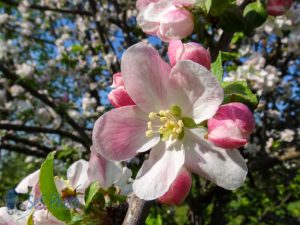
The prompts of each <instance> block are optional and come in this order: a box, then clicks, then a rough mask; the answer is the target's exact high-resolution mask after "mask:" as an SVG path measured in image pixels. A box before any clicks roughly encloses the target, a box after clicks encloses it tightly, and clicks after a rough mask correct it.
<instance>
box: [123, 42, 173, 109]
mask: <svg viewBox="0 0 300 225" xmlns="http://www.w3.org/2000/svg"><path fill="white" fill-rule="evenodd" d="M170 70H171V68H170V66H169V65H168V64H167V63H166V62H164V61H163V60H162V59H161V57H160V55H159V54H158V52H157V51H156V50H155V49H154V48H152V47H150V46H148V45H146V44H144V43H138V44H135V45H133V46H132V47H130V48H129V49H127V51H126V52H125V53H124V55H123V57H122V63H121V72H122V76H123V80H124V83H125V88H126V90H127V92H128V94H129V96H130V97H131V98H132V100H133V101H134V102H135V103H136V104H137V105H138V106H139V107H140V108H141V109H142V110H143V111H144V112H148V113H149V112H152V111H154V112H157V111H159V110H161V109H164V108H166V102H165V100H166V95H167V93H166V80H167V79H168V76H169V74H170Z"/></svg>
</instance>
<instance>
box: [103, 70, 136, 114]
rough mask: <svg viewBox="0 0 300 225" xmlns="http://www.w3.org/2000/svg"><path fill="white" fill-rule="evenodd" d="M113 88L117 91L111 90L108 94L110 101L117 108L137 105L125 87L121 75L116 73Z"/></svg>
mask: <svg viewBox="0 0 300 225" xmlns="http://www.w3.org/2000/svg"><path fill="white" fill-rule="evenodd" d="M112 88H115V89H113V90H111V92H110V93H109V94H108V100H109V101H110V103H111V104H112V105H113V106H114V107H115V108H119V107H122V106H127V105H135V103H134V102H133V100H132V99H131V97H130V96H129V95H128V93H127V91H126V89H125V87H124V82H123V79H122V75H121V73H116V74H114V75H113V84H112Z"/></svg>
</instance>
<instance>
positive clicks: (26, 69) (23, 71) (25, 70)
mask: <svg viewBox="0 0 300 225" xmlns="http://www.w3.org/2000/svg"><path fill="white" fill-rule="evenodd" d="M16 67H17V70H16V74H18V75H19V76H20V77H22V78H27V77H29V76H31V75H32V74H33V72H34V67H33V66H31V65H29V64H26V63H22V64H20V65H17V66H16Z"/></svg>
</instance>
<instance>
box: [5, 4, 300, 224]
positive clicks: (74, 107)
mask: <svg viewBox="0 0 300 225" xmlns="http://www.w3.org/2000/svg"><path fill="white" fill-rule="evenodd" d="M207 2H209V1H207ZM210 2H211V8H210V9H208V10H207V8H203V7H202V8H201V7H200V6H199V7H200V9H197V10H195V13H196V14H195V29H194V35H192V36H190V37H189V38H186V41H194V42H198V43H201V44H202V45H203V46H205V47H206V48H208V49H209V50H210V52H211V56H212V59H213V61H214V60H215V59H216V58H217V56H218V53H219V51H226V52H227V53H226V54H223V55H222V59H223V66H224V76H225V78H224V79H225V80H226V81H232V80H246V81H247V82H248V83H249V85H250V86H251V88H252V90H253V91H254V92H256V93H257V94H258V95H259V97H260V102H259V105H258V108H257V109H256V111H255V119H256V130H255V133H254V134H253V135H252V136H251V141H250V143H249V144H248V145H247V146H246V147H245V148H244V149H241V152H242V154H243V155H244V156H245V158H246V159H247V161H248V166H249V175H248V178H247V180H246V183H245V185H244V186H242V187H241V188H240V189H238V190H237V191H234V192H231V191H226V190H223V189H221V188H218V187H216V186H215V185H212V184H211V183H210V182H207V181H205V180H203V179H201V178H199V177H194V178H193V187H192V191H191V193H190V194H189V196H188V198H187V200H186V201H185V203H184V204H183V205H182V206H180V207H167V206H163V205H160V204H153V206H152V208H151V212H150V214H149V216H148V218H147V224H299V223H300V221H299V218H300V201H299V193H300V170H299V165H300V164H299V158H300V152H299V149H298V148H299V141H300V140H299V133H300V130H299V123H300V117H299V115H300V113H299V110H300V107H299V105H300V101H299V96H300V93H299V90H300V86H299V85H300V84H299V83H300V78H299V75H300V72H299V71H300V70H299V67H300V59H299V56H300V50H299V49H300V48H299V47H300V38H299V37H300V36H299V35H300V17H299V12H300V11H299V7H300V5H299V1H295V2H294V4H293V6H292V7H291V9H290V10H289V11H288V12H287V13H286V14H285V15H283V16H279V17H272V16H268V17H267V15H266V12H265V11H264V12H261V11H260V10H259V7H260V6H258V5H259V4H260V3H258V2H259V1H247V0H245V1H237V2H235V1H229V0H228V1H218V0H216V1H210ZM251 4H256V5H255V6H256V9H255V10H254V12H253V11H252V13H249V14H247V13H245V12H247V10H248V11H249V12H251V10H252V8H251V7H250V6H251ZM261 4H266V2H264V1H262V2H261ZM249 5H250V6H249ZM252 6H253V5H252ZM262 7H263V8H265V7H264V6H262ZM137 13H138V12H137V10H136V7H135V2H134V1H123V0H119V1H95V0H82V1H76V0H59V1H52V0H41V1H38V0H30V1H29V0H23V1H10V0H0V137H1V142H0V150H1V163H0V167H1V171H0V177H1V181H2V182H1V184H0V191H1V193H3V195H2V196H3V199H2V200H3V203H4V196H5V192H6V190H8V189H10V188H13V187H14V186H15V185H16V184H17V183H18V181H19V180H20V179H21V178H22V177H24V176H25V175H26V174H28V173H29V172H32V171H34V170H35V169H37V168H38V167H39V166H40V164H41V162H42V161H43V160H44V158H45V156H46V155H47V154H48V153H49V152H51V151H53V150H59V156H58V157H59V158H60V159H61V161H62V168H63V167H64V166H65V165H69V164H70V163H72V162H73V161H74V160H76V159H79V158H82V157H83V158H87V157H88V155H89V148H90V145H91V131H92V127H93V124H94V122H95V120H96V119H97V118H98V117H99V116H100V115H102V114H103V113H104V112H106V111H108V110H109V109H111V106H110V105H109V102H108V100H107V94H108V92H109V91H110V85H111V83H112V74H113V73H116V72H118V71H119V70H120V64H119V62H120V58H121V55H122V53H123V52H124V50H125V49H127V48H128V47H129V46H131V45H133V44H134V43H137V42H138V41H140V40H143V41H145V42H149V43H151V44H152V45H154V46H156V47H157V49H159V51H160V52H161V54H163V55H164V56H165V57H166V51H167V44H166V43H163V42H161V41H160V40H159V39H158V38H156V37H153V36H151V37H149V36H147V35H145V34H144V33H143V32H142V30H141V29H140V28H139V27H138V26H137V23H136V16H137ZM166 58H167V57H166ZM140 157H144V156H140ZM139 163H141V162H139ZM128 166H129V167H131V168H132V169H133V171H135V172H136V171H137V170H136V169H137V168H139V167H140V165H139V164H138V165H137V164H136V162H131V163H128Z"/></svg>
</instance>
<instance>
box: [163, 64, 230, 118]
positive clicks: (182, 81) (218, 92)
mask: <svg viewBox="0 0 300 225" xmlns="http://www.w3.org/2000/svg"><path fill="white" fill-rule="evenodd" d="M167 93H168V96H169V100H168V101H169V102H173V104H176V105H178V106H179V107H181V109H182V114H183V116H186V117H190V118H193V119H194V120H195V122H196V123H200V122H202V121H204V120H207V119H209V118H211V117H212V116H213V115H214V114H215V113H216V111H217V110H218V108H219V106H220V104H221V103H222V102H223V96H224V94H223V89H222V88H221V86H220V84H219V83H218V81H217V79H216V78H215V76H214V75H213V74H212V73H211V72H210V71H208V70H207V69H206V68H205V67H203V66H201V65H199V64H198V63H195V62H192V61H185V60H180V61H178V62H177V63H176V65H175V66H174V67H173V68H172V72H171V75H170V79H169V81H168V89H167Z"/></svg>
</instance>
